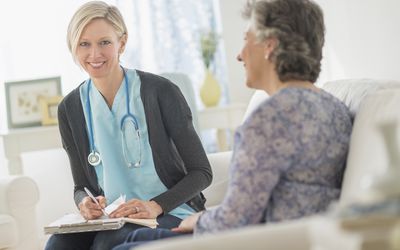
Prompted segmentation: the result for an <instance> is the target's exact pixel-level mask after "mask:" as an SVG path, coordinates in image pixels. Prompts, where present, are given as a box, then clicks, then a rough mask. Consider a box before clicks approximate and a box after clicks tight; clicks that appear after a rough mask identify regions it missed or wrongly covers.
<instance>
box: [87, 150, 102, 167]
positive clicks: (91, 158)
mask: <svg viewBox="0 0 400 250" xmlns="http://www.w3.org/2000/svg"><path fill="white" fill-rule="evenodd" d="M88 162H89V164H90V165H92V166H93V167H95V166H97V165H99V164H100V162H101V158H100V154H99V153H98V152H97V151H92V152H90V154H89V155H88Z"/></svg>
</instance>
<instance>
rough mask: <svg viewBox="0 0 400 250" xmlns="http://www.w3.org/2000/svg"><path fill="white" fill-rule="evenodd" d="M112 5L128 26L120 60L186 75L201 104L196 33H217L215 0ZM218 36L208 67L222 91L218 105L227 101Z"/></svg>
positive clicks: (132, 0)
mask: <svg viewBox="0 0 400 250" xmlns="http://www.w3.org/2000/svg"><path fill="white" fill-rule="evenodd" d="M115 4H116V6H117V7H118V8H119V9H120V10H121V12H122V14H123V15H124V18H125V21H126V23H127V26H128V34H129V37H128V45H127V48H126V51H125V53H124V55H123V57H122V58H121V61H122V63H123V64H124V65H125V66H127V67H131V68H137V69H141V70H145V71H149V72H153V73H157V74H159V73H164V72H180V73H185V74H186V75H188V76H189V78H190V79H191V81H192V84H193V88H194V91H195V93H196V103H197V107H198V108H201V107H202V104H201V101H200V98H199V89H200V86H201V84H202V83H203V78H204V73H205V66H204V64H203V61H202V56H201V47H200V36H201V34H202V33H203V32H207V31H214V32H216V33H218V34H221V26H220V20H219V5H218V1H217V0H201V1H200V0H147V1H143V0H119V1H118V0H117V1H116V2H115ZM223 51H224V48H223V43H222V39H219V44H218V46H217V51H216V54H215V58H214V63H213V64H212V65H211V70H212V71H213V73H214V74H215V76H216V78H217V80H218V82H219V84H220V86H221V90H222V96H221V101H220V104H224V103H227V102H228V100H227V98H228V92H227V84H226V82H227V79H226V75H227V74H226V63H225V54H224V52H223Z"/></svg>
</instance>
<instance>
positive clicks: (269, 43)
mask: <svg viewBox="0 0 400 250" xmlns="http://www.w3.org/2000/svg"><path fill="white" fill-rule="evenodd" d="M276 47H278V40H277V39H276V38H268V39H267V40H265V41H264V57H265V59H268V58H269V56H270V55H271V53H272V52H273V51H274V50H275V48H276Z"/></svg>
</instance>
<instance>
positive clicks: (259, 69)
mask: <svg viewBox="0 0 400 250" xmlns="http://www.w3.org/2000/svg"><path fill="white" fill-rule="evenodd" d="M237 59H238V61H240V62H243V66H244V68H245V70H246V85H247V86H248V87H249V88H255V89H261V88H262V84H263V76H264V74H265V66H266V63H267V61H268V60H266V59H265V46H264V43H262V42H258V41H257V39H256V35H255V33H254V31H252V30H251V29H248V30H247V32H246V33H245V37H244V45H243V48H242V50H241V52H240V54H239V55H238V56H237Z"/></svg>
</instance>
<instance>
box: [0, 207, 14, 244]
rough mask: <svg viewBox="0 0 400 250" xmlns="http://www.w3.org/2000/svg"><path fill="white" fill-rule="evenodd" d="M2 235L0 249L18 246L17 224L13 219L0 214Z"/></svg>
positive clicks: (0, 231)
mask: <svg viewBox="0 0 400 250" xmlns="http://www.w3.org/2000/svg"><path fill="white" fill-rule="evenodd" d="M0 235H1V237H0V249H3V248H8V247H13V246H15V245H17V242H18V232H17V223H16V221H15V220H14V218H13V217H11V216H9V215H6V214H0Z"/></svg>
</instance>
